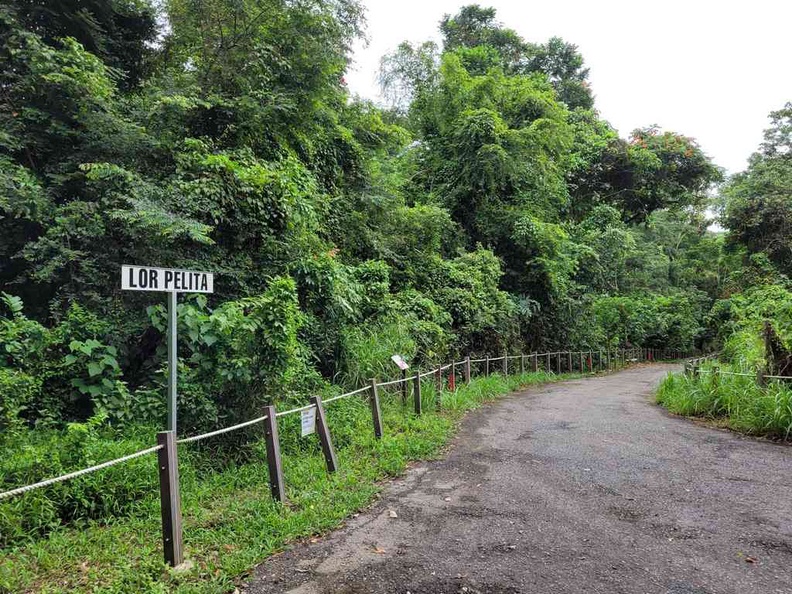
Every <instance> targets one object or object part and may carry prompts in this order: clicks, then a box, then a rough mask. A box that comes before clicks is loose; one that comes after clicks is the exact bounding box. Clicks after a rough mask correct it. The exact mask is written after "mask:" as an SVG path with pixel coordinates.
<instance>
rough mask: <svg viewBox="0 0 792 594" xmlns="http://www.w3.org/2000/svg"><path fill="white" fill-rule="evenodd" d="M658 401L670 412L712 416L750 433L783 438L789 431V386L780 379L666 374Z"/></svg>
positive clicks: (791, 429) (791, 421)
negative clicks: (765, 383)
mask: <svg viewBox="0 0 792 594" xmlns="http://www.w3.org/2000/svg"><path fill="white" fill-rule="evenodd" d="M657 401H658V402H659V403H660V404H662V405H663V406H665V407H667V408H668V409H669V410H670V411H671V412H674V413H677V414H680V415H686V416H695V417H704V418H707V419H712V420H714V421H716V422H721V423H724V424H726V426H728V427H730V428H732V429H735V430H737V431H742V432H745V433H750V434H752V435H761V436H765V437H770V438H772V439H780V440H784V441H787V440H789V438H790V435H792V389H790V387H789V384H786V383H783V382H776V381H771V382H770V384H769V385H768V386H767V387H759V386H758V385H757V383H756V378H755V377H742V376H726V375H722V374H720V375H718V376H717V377H716V376H715V375H713V374H712V373H704V374H701V376H700V377H698V378H692V377H687V376H683V375H669V377H668V378H666V380H665V381H664V382H663V383H662V384H661V386H660V389H659V391H658V394H657Z"/></svg>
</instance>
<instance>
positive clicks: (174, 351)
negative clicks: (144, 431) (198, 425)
mask: <svg viewBox="0 0 792 594" xmlns="http://www.w3.org/2000/svg"><path fill="white" fill-rule="evenodd" d="M121 289H122V290H124V291H159V292H166V293H168V431H173V433H174V434H175V433H176V412H177V411H176V398H177V397H176V394H177V391H176V386H177V377H176V369H177V367H178V357H179V355H178V343H177V327H178V325H177V320H176V309H177V308H176V306H177V299H178V295H179V293H213V292H214V275H213V274H212V273H211V272H196V271H193V270H176V269H174V268H156V267H154V266H130V265H127V264H124V265H122V266H121Z"/></svg>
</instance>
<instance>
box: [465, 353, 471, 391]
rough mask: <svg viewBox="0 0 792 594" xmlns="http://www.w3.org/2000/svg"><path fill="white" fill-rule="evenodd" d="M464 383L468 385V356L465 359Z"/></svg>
mask: <svg viewBox="0 0 792 594" xmlns="http://www.w3.org/2000/svg"><path fill="white" fill-rule="evenodd" d="M465 383H466V384H468V385H470V355H468V356H467V357H465Z"/></svg>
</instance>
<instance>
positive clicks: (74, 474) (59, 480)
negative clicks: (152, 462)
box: [0, 445, 162, 500]
mask: <svg viewBox="0 0 792 594" xmlns="http://www.w3.org/2000/svg"><path fill="white" fill-rule="evenodd" d="M161 449H162V446H161V445H156V446H154V447H151V448H147V449H145V450H140V451H139V452H135V453H134V454H129V455H128V456H122V457H121V458H116V459H115V460H109V461H107V462H102V463H101V464H97V465H96V466H90V467H88V468H83V469H82V470H76V471H75V472H70V473H69V474H64V475H63V476H59V477H55V478H51V479H47V480H44V481H41V482H38V483H33V484H32V485H26V486H24V487H19V488H17V489H11V490H10V491H5V492H4V493H0V500H2V499H8V498H9V497H14V496H15V495H21V494H22V493H27V492H28V491H33V490H34V489H40V488H41V487H47V486H49V485H54V484H56V483H62V482H63V481H68V480H70V479H75V478H77V477H80V476H83V475H86V474H90V473H92V472H96V471H97V470H102V469H103V468H110V467H111V466H115V465H116V464H122V463H124V462H129V461H130V460H134V459H135V458H140V457H141V456H145V455H147V454H153V453H154V452H156V451H158V450H161Z"/></svg>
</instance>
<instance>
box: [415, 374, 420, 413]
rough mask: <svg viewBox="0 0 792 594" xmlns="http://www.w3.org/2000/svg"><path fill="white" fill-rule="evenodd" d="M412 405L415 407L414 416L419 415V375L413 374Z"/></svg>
mask: <svg viewBox="0 0 792 594" xmlns="http://www.w3.org/2000/svg"><path fill="white" fill-rule="evenodd" d="M413 404H414V405H415V414H416V415H420V414H421V373H420V372H416V373H415V380H414V383H413Z"/></svg>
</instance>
